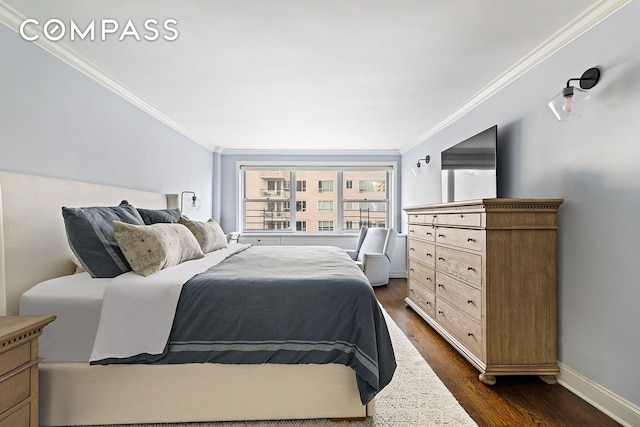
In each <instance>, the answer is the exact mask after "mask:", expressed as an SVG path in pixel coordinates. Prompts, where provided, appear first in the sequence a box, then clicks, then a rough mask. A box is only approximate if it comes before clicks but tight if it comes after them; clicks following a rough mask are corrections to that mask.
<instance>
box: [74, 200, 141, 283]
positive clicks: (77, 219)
mask: <svg viewBox="0 0 640 427" xmlns="http://www.w3.org/2000/svg"><path fill="white" fill-rule="evenodd" d="M62 217H63V218H64V225H65V229H66V231H67V240H68V241H69V246H70V247H71V250H72V251H73V253H74V255H75V256H76V257H77V258H78V261H79V262H80V264H81V265H82V266H83V267H84V269H85V270H87V272H88V273H89V274H90V275H91V277H116V276H118V275H120V274H122V273H126V272H127V271H131V267H130V266H129V263H128V262H127V260H126V258H125V257H124V255H123V254H122V251H121V250H120V248H119V247H118V242H116V239H115V237H114V236H113V221H114V220H116V221H122V222H126V223H129V224H138V225H143V224H144V222H143V221H142V218H141V217H140V214H138V211H136V209H135V208H134V207H133V206H131V205H129V204H128V203H126V202H122V203H121V204H120V206H110V207H103V206H99V207H87V208H68V207H63V208H62Z"/></svg>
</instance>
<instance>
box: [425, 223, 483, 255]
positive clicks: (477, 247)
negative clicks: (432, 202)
mask: <svg viewBox="0 0 640 427" xmlns="http://www.w3.org/2000/svg"><path fill="white" fill-rule="evenodd" d="M435 234H436V242H437V243H441V244H445V245H452V246H458V247H461V248H464V249H470V250H473V251H482V250H483V249H484V231H483V230H473V229H469V228H447V227H438V228H436V233H435Z"/></svg>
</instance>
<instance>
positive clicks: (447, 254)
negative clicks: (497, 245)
mask: <svg viewBox="0 0 640 427" xmlns="http://www.w3.org/2000/svg"><path fill="white" fill-rule="evenodd" d="M436 270H438V271H444V272H445V273H447V274H448V275H450V276H452V277H454V278H456V279H458V280H462V281H463V282H465V283H468V284H470V285H472V286H476V287H478V288H479V287H480V286H481V285H482V256H480V255H476V254H472V253H469V252H463V251H457V250H455V249H450V248H444V247H442V246H438V247H437V249H436Z"/></svg>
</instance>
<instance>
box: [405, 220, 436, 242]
mask: <svg viewBox="0 0 640 427" xmlns="http://www.w3.org/2000/svg"><path fill="white" fill-rule="evenodd" d="M435 235H436V231H435V229H434V228H433V227H432V226H430V225H418V224H409V238H410V239H413V238H415V239H420V240H426V241H429V242H433V241H434V240H435Z"/></svg>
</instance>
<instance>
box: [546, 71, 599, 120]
mask: <svg viewBox="0 0 640 427" xmlns="http://www.w3.org/2000/svg"><path fill="white" fill-rule="evenodd" d="M575 80H578V81H579V82H580V83H579V86H580V87H579V88H578V87H574V86H571V82H572V81H575ZM598 80H600V70H599V69H597V68H589V69H588V70H587V71H585V72H584V74H582V77H580V78H575V79H569V80H567V87H565V88H564V89H562V92H560V93H559V94H557V95H556V96H555V98H553V99H552V100H551V102H549V108H551V111H553V114H555V115H556V117H557V118H558V120H560V121H561V122H566V121H569V120H575V119H577V118H578V117H580V116H581V115H582V109H583V108H584V105H585V104H586V102H587V100H588V99H589V96H590V95H589V92H587V91H586V90H583V89H591V88H592V87H594V86H595V85H596V84H598Z"/></svg>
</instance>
